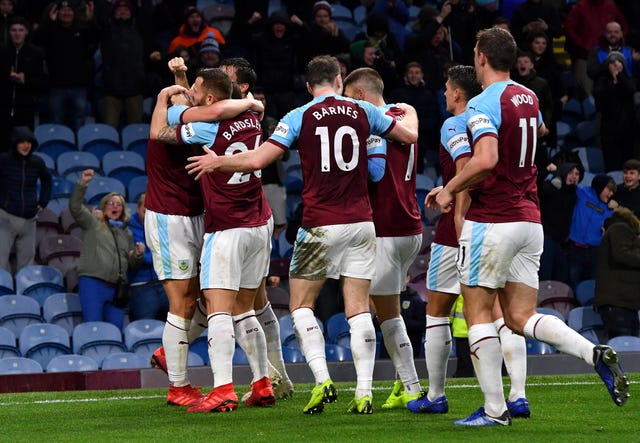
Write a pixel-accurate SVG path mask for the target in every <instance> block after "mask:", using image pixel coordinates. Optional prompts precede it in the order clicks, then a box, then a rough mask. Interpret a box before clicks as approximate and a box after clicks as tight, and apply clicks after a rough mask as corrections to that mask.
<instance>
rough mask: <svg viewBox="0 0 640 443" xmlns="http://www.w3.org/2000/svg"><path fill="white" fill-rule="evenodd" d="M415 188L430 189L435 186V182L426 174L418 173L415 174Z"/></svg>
mask: <svg viewBox="0 0 640 443" xmlns="http://www.w3.org/2000/svg"><path fill="white" fill-rule="evenodd" d="M416 188H418V189H426V190H429V191H430V190H432V189H433V188H435V183H434V181H433V180H432V179H431V177H429V176H428V175H425V174H420V173H418V174H416Z"/></svg>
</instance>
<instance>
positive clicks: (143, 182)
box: [127, 175, 149, 203]
mask: <svg viewBox="0 0 640 443" xmlns="http://www.w3.org/2000/svg"><path fill="white" fill-rule="evenodd" d="M148 182H149V180H148V178H147V176H146V175H141V176H138V177H134V178H132V179H131V180H130V181H129V186H127V201H128V202H130V203H136V202H137V201H138V196H140V194H142V193H143V192H147V183H148Z"/></svg>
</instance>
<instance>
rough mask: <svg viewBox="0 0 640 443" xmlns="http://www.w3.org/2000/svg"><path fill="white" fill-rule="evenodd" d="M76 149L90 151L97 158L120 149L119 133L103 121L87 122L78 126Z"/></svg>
mask: <svg viewBox="0 0 640 443" xmlns="http://www.w3.org/2000/svg"><path fill="white" fill-rule="evenodd" d="M77 135H78V149H79V150H80V151H86V152H91V153H93V154H95V155H96V157H98V158H102V157H104V155H105V154H106V153H107V152H109V151H114V150H121V149H122V146H121V145H120V133H119V132H118V130H117V129H116V128H114V127H113V126H109V125H107V124H104V123H87V124H85V125H83V126H82V127H80V128H78V134H77Z"/></svg>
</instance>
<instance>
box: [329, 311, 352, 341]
mask: <svg viewBox="0 0 640 443" xmlns="http://www.w3.org/2000/svg"><path fill="white" fill-rule="evenodd" d="M350 329H351V327H350V326H349V323H348V322H347V316H346V315H345V313H344V312H338V313H336V314H333V315H332V316H331V317H329V318H328V319H327V330H326V332H327V333H326V336H327V340H328V341H329V343H337V342H338V339H339V338H340V337H343V336H350V335H351V332H350Z"/></svg>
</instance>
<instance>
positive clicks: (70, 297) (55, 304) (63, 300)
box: [42, 292, 82, 336]
mask: <svg viewBox="0 0 640 443" xmlns="http://www.w3.org/2000/svg"><path fill="white" fill-rule="evenodd" d="M42 313H43V317H44V320H45V321H46V322H47V323H52V324H54V325H58V326H62V327H63V328H64V329H65V330H66V331H67V333H68V334H69V335H70V336H71V335H73V330H74V329H75V327H76V326H77V325H79V324H80V323H82V307H81V306H80V297H78V294H74V293H70V292H59V293H57V294H52V295H50V296H49V298H47V299H46V300H45V302H44V306H43V307H42Z"/></svg>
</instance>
